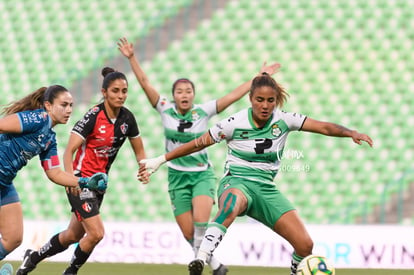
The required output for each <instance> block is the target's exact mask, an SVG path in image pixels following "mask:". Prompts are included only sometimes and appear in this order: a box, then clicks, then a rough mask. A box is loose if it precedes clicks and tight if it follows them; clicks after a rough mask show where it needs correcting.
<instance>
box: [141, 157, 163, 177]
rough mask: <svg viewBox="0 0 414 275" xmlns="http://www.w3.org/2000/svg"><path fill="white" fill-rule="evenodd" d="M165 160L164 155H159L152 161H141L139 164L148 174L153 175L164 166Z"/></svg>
mask: <svg viewBox="0 0 414 275" xmlns="http://www.w3.org/2000/svg"><path fill="white" fill-rule="evenodd" d="M166 161H167V160H166V159H165V155H161V156H159V157H156V158H152V159H143V160H141V161H140V162H139V163H141V164H144V165H145V168H146V169H147V170H148V172H149V173H150V174H152V173H155V171H157V170H158V168H160V166H161V165H162V164H164V163H165V162H166Z"/></svg>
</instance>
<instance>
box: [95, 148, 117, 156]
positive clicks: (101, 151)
mask: <svg viewBox="0 0 414 275" xmlns="http://www.w3.org/2000/svg"><path fill="white" fill-rule="evenodd" d="M118 149H119V147H111V146H102V147H99V148H96V149H95V150H94V151H95V154H96V156H97V157H101V158H109V157H112V156H115V155H116V153H117V152H118Z"/></svg>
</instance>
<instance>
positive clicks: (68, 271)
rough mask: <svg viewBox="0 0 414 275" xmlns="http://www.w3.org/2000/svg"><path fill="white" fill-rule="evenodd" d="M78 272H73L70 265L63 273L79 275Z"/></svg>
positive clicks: (64, 274)
mask: <svg viewBox="0 0 414 275" xmlns="http://www.w3.org/2000/svg"><path fill="white" fill-rule="evenodd" d="M77 274H78V273H77V272H73V271H72V270H71V268H70V267H68V268H66V270H65V271H63V273H62V275H77Z"/></svg>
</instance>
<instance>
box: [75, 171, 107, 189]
mask: <svg viewBox="0 0 414 275" xmlns="http://www.w3.org/2000/svg"><path fill="white" fill-rule="evenodd" d="M78 183H79V187H80V188H88V189H90V190H98V191H105V190H106V187H107V186H108V175H107V174H105V173H101V172H98V173H95V174H93V175H92V176H91V177H88V178H86V177H85V178H84V177H81V178H79V180H78Z"/></svg>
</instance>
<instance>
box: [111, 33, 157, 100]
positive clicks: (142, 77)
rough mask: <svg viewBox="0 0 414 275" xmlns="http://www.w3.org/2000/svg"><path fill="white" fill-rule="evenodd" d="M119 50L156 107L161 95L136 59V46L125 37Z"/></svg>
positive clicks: (120, 43) (119, 44)
mask: <svg viewBox="0 0 414 275" xmlns="http://www.w3.org/2000/svg"><path fill="white" fill-rule="evenodd" d="M117 44H118V49H119V51H120V52H121V53H122V54H123V55H124V56H125V57H126V58H128V60H129V64H130V65H131V69H132V71H133V72H134V74H135V77H136V78H137V80H138V82H139V85H141V88H142V89H143V90H144V92H145V94H146V95H147V98H148V100H149V102H150V103H151V105H152V106H153V107H155V105H156V104H157V102H158V99H159V98H160V94H159V93H158V92H157V90H155V88H154V87H153V86H152V85H151V83H150V82H149V79H148V77H147V75H146V74H145V72H144V70H143V69H142V68H141V66H140V65H139V62H138V60H137V59H136V58H135V55H134V45H133V44H132V43H129V42H128V40H127V39H126V38H125V37H124V38H121V39H119V42H118V43H117Z"/></svg>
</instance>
